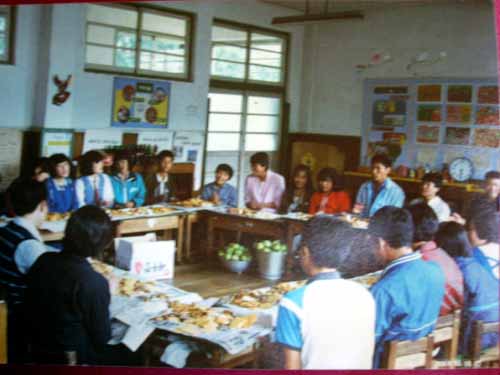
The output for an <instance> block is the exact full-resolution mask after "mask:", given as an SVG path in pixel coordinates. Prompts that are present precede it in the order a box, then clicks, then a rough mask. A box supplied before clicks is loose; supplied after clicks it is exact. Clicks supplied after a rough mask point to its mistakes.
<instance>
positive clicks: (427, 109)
mask: <svg viewBox="0 0 500 375" xmlns="http://www.w3.org/2000/svg"><path fill="white" fill-rule="evenodd" d="M417 121H425V122H441V106H440V105H419V106H418V110H417Z"/></svg>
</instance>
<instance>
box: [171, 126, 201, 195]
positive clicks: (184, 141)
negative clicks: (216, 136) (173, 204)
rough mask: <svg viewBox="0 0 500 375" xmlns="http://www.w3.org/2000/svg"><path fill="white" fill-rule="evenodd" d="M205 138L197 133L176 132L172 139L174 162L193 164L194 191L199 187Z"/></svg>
mask: <svg viewBox="0 0 500 375" xmlns="http://www.w3.org/2000/svg"><path fill="white" fill-rule="evenodd" d="M204 146H205V137H204V135H203V133H199V132H176V133H175V138H174V153H175V161H176V162H181V163H182V162H184V163H194V164H195V173H194V189H195V190H197V189H199V188H200V186H201V171H202V167H203V148H204Z"/></svg>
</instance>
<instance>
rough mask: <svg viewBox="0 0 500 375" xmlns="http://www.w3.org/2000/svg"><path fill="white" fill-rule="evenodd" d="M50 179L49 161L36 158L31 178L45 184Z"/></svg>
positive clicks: (43, 158)
mask: <svg viewBox="0 0 500 375" xmlns="http://www.w3.org/2000/svg"><path fill="white" fill-rule="evenodd" d="M49 177H50V160H49V158H46V157H41V158H37V159H36V160H35V162H34V164H33V169H32V173H31V178H33V180H36V181H38V182H45V181H46V180H47V179H48V178H49Z"/></svg>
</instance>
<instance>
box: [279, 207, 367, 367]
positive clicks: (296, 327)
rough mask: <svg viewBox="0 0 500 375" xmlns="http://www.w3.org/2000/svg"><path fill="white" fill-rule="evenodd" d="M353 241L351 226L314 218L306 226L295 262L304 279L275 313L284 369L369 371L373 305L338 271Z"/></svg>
mask: <svg viewBox="0 0 500 375" xmlns="http://www.w3.org/2000/svg"><path fill="white" fill-rule="evenodd" d="M353 239H354V232H353V229H352V227H351V226H350V225H349V224H347V223H345V222H342V221H340V220H335V219H332V218H330V217H326V216H318V217H315V218H314V219H313V220H311V221H310V222H309V223H308V224H307V226H306V229H305V231H304V236H303V246H302V247H301V249H300V250H299V254H298V257H299V259H300V264H301V266H302V268H303V270H304V272H305V273H306V274H307V275H308V276H309V280H308V282H307V284H306V285H305V286H303V287H301V288H298V289H296V290H294V291H292V292H289V293H287V294H286V295H285V296H284V297H283V299H282V300H281V302H280V305H279V310H278V320H277V324H276V342H278V343H279V344H281V345H283V346H284V353H285V368H286V369H288V370H297V369H369V368H371V365H372V356H373V348H374V342H375V340H374V328H375V303H374V300H373V298H372V296H371V295H370V292H369V291H368V290H367V289H366V288H365V287H364V286H362V285H361V284H359V283H357V282H355V281H351V280H344V279H342V278H341V276H340V274H339V272H338V269H339V268H340V267H341V266H342V263H343V262H344V261H345V259H346V258H347V256H348V255H349V253H350V251H351V248H352V245H353Z"/></svg>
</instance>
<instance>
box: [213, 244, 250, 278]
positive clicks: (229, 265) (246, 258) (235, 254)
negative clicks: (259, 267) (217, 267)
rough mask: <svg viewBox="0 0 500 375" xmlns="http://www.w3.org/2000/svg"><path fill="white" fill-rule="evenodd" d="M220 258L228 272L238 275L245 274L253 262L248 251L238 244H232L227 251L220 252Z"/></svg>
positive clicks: (227, 247)
mask: <svg viewBox="0 0 500 375" xmlns="http://www.w3.org/2000/svg"><path fill="white" fill-rule="evenodd" d="M219 258H220V260H221V261H222V264H223V265H224V267H225V268H226V269H227V270H229V271H231V272H236V273H238V274H240V273H242V272H244V271H245V270H246V269H247V268H248V266H249V265H250V262H251V261H252V256H251V255H250V252H249V251H248V249H247V248H246V247H245V246H243V245H240V244H237V243H231V244H229V245H228V246H226V248H225V249H223V250H220V251H219Z"/></svg>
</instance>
